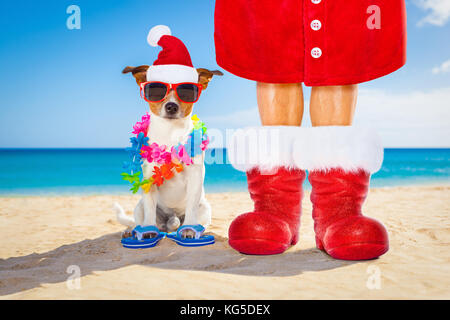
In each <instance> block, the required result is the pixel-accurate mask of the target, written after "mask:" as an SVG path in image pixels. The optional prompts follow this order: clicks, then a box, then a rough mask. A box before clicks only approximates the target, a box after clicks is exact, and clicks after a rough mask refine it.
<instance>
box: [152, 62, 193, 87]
mask: <svg viewBox="0 0 450 320" xmlns="http://www.w3.org/2000/svg"><path fill="white" fill-rule="evenodd" d="M147 81H161V82H166V83H180V82H194V83H198V72H197V70H196V69H195V68H192V67H188V66H183V65H181V64H161V65H156V66H154V65H153V66H150V68H148V70H147Z"/></svg>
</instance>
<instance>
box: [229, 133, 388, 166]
mask: <svg viewBox="0 0 450 320" xmlns="http://www.w3.org/2000/svg"><path fill="white" fill-rule="evenodd" d="M227 140H228V141H227V153H228V159H229V160H230V162H231V164H232V165H233V167H234V168H235V169H237V170H240V171H244V172H245V171H250V170H251V169H254V168H258V169H260V170H261V171H270V170H273V169H276V168H277V167H285V168H287V169H301V170H310V171H312V170H327V169H332V168H340V169H343V170H345V171H357V170H360V169H362V170H365V171H368V172H370V173H373V172H376V171H378V170H379V169H380V167H381V164H382V162H383V147H382V145H381V143H380V140H379V139H378V136H377V135H376V134H375V133H374V132H372V131H371V130H369V129H365V128H355V127H334V126H333V127H315V128H300V127H294V126H270V127H269V126H265V127H251V128H245V129H239V130H236V131H235V132H234V134H233V135H232V137H231V138H230V139H227Z"/></svg>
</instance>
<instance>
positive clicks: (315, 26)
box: [311, 20, 322, 31]
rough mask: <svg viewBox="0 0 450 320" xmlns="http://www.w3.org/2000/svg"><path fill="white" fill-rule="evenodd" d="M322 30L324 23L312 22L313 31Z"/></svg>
mask: <svg viewBox="0 0 450 320" xmlns="http://www.w3.org/2000/svg"><path fill="white" fill-rule="evenodd" d="M320 28H322V22H320V21H319V20H313V21H311V29H313V30H314V31H317V30H320Z"/></svg>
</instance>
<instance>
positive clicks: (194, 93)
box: [140, 81, 202, 103]
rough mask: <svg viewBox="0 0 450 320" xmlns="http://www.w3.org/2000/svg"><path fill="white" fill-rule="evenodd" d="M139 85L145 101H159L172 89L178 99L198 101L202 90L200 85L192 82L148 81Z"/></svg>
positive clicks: (191, 101)
mask: <svg viewBox="0 0 450 320" xmlns="http://www.w3.org/2000/svg"><path fill="white" fill-rule="evenodd" d="M140 87H141V97H142V98H144V99H145V101H147V102H161V101H163V100H164V99H165V98H166V97H167V95H168V94H169V92H170V90H172V89H173V90H174V91H175V94H176V95H177V97H178V99H179V100H180V101H183V102H186V103H194V102H197V101H198V99H199V98H200V94H201V92H202V85H201V84H199V83H193V82H183V83H164V82H158V81H149V82H143V83H141V84H140Z"/></svg>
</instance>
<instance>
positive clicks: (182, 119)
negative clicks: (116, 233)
mask: <svg viewBox="0 0 450 320" xmlns="http://www.w3.org/2000/svg"><path fill="white" fill-rule="evenodd" d="M148 68H149V66H148V65H142V66H138V67H130V66H128V67H126V68H125V69H124V70H123V71H122V73H123V74H127V73H131V74H132V75H133V77H134V78H135V79H136V83H137V84H138V85H139V86H140V84H141V83H143V82H146V81H147V70H148ZM196 70H197V72H198V83H199V84H200V85H201V86H202V90H205V89H206V88H207V87H208V84H209V82H210V81H211V79H212V78H213V76H215V75H217V76H222V75H223V73H222V72H221V71H218V70H213V71H210V70H208V69H204V68H198V69H196ZM148 103H149V107H150V116H151V120H150V127H149V130H148V134H147V136H148V137H149V144H151V143H154V142H155V143H157V144H159V145H165V146H167V147H168V148H169V150H170V148H171V147H172V146H177V145H178V144H179V143H183V142H184V140H185V138H186V137H187V136H188V135H189V133H190V132H191V130H192V128H193V125H192V120H191V115H192V110H193V107H194V103H186V102H183V101H181V100H180V99H179V98H178V97H177V95H176V93H175V91H174V90H173V89H171V90H170V92H169V93H168V94H167V96H166V97H165V98H164V100H162V101H160V102H148ZM183 167H184V168H183V171H181V172H179V173H176V174H175V175H174V177H173V178H171V179H169V180H165V181H164V183H163V184H162V185H161V186H159V187H158V186H156V185H153V186H152V188H151V190H150V192H147V193H143V194H142V198H141V199H140V201H139V203H138V204H137V206H136V208H135V209H134V219H133V218H132V217H130V216H128V215H126V214H125V211H124V210H123V208H122V207H121V206H120V205H119V204H118V203H115V204H114V207H115V211H116V215H117V220H118V222H119V223H121V224H123V225H125V226H127V227H128V228H127V230H125V231H124V232H123V234H122V237H129V236H131V230H132V228H134V227H136V226H137V225H141V226H149V225H154V226H156V227H158V229H159V230H160V231H163V232H172V231H176V230H177V229H178V228H179V227H180V226H181V225H183V224H184V225H196V224H201V225H203V226H204V227H205V228H206V227H207V226H208V225H209V224H210V223H211V206H210V205H209V203H208V201H207V200H206V197H205V190H204V187H203V182H204V177H205V164H204V152H203V154H201V155H197V156H195V157H194V158H193V164H191V165H189V166H186V165H183ZM153 168H154V165H153V164H150V163H148V162H147V161H146V160H144V163H143V166H142V169H143V176H144V179H148V178H150V177H151V176H152V174H153V173H152V171H153ZM150 236H153V235H150ZM182 237H184V238H193V237H194V232H193V231H192V230H188V229H187V230H183V231H182Z"/></svg>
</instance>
